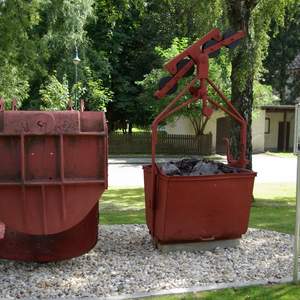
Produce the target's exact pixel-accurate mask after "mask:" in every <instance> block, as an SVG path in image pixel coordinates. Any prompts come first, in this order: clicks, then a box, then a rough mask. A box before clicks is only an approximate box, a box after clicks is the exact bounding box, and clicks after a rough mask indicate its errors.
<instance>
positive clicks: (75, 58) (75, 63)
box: [73, 46, 80, 109]
mask: <svg viewBox="0 0 300 300" xmlns="http://www.w3.org/2000/svg"><path fill="white" fill-rule="evenodd" d="M73 63H74V65H75V109H77V102H78V99H77V81H78V68H77V67H78V65H79V63H80V58H79V56H78V48H77V46H75V57H74V58H73Z"/></svg>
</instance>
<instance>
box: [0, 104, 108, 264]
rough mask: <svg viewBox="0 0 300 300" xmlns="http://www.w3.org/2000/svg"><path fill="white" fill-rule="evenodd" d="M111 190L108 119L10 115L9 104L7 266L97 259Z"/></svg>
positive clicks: (3, 138)
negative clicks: (92, 253) (92, 254)
mask: <svg viewBox="0 0 300 300" xmlns="http://www.w3.org/2000/svg"><path fill="white" fill-rule="evenodd" d="M13 108H15V106H13ZM106 188H107V127H106V120H105V115H104V113H103V112H88V111H83V109H82V110H81V111H80V112H79V111H72V110H70V111H55V112H54V111H51V112H46V111H43V112H42V111H16V110H15V109H13V110H11V111H5V110H4V103H3V101H2V102H1V104H0V258H5V259H15V260H28V261H40V262H47V261H56V260H63V259H67V258H71V257H75V256H79V255H81V254H83V253H85V252H87V251H89V250H90V249H91V248H92V247H93V246H94V245H95V243H96V242H97V235H98V201H99V199H100V197H101V195H102V193H103V191H104V190H105V189H106Z"/></svg>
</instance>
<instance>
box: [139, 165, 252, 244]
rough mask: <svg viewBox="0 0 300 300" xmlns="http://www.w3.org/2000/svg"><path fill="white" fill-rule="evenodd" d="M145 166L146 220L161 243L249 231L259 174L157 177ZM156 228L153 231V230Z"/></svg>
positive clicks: (231, 236)
mask: <svg viewBox="0 0 300 300" xmlns="http://www.w3.org/2000/svg"><path fill="white" fill-rule="evenodd" d="M151 175H152V174H151V165H149V166H145V167H144V181H145V200H146V220H147V225H148V228H149V230H150V232H151V234H152V236H153V238H154V239H155V240H156V241H158V242H159V243H179V242H194V241H207V240H221V239H234V238H239V237H241V235H242V234H244V233H245V232H246V231H247V228H248V221H249V213H250V207H251V201H252V191H253V184H254V177H255V176H256V173H254V172H251V171H249V170H243V172H242V173H237V174H222V175H220V174H218V175H208V176H166V175H164V174H162V173H161V172H160V171H159V170H158V173H157V176H156V189H155V191H154V192H155V202H154V203H153V205H150V204H151V199H152V185H151ZM153 228H154V230H153Z"/></svg>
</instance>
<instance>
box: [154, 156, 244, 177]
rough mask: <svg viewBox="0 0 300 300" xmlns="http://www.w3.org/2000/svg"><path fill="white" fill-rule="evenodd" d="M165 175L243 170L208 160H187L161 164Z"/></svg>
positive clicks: (197, 174)
mask: <svg viewBox="0 0 300 300" xmlns="http://www.w3.org/2000/svg"><path fill="white" fill-rule="evenodd" d="M159 167H160V170H161V171H162V173H163V174H165V175H168V176H200V175H215V174H227V173H240V172H241V169H239V168H234V167H229V166H227V165H225V164H223V163H220V162H215V161H211V160H206V159H194V158H185V159H182V160H179V161H169V162H166V163H161V164H159Z"/></svg>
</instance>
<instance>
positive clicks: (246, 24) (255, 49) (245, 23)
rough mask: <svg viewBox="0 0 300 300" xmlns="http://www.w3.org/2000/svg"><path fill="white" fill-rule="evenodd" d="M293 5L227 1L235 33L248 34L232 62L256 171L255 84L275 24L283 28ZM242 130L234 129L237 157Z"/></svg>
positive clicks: (234, 90) (235, 95)
mask: <svg viewBox="0 0 300 300" xmlns="http://www.w3.org/2000/svg"><path fill="white" fill-rule="evenodd" d="M291 3H293V1H289V0H278V1H276V2H275V3H274V2H273V1H269V0H245V1H244V0H236V1H231V0H225V4H226V6H225V7H226V12H227V19H228V22H229V24H230V26H231V27H232V28H233V29H234V30H235V31H237V30H244V31H245V33H246V37H245V38H244V40H243V41H242V43H241V45H240V46H239V47H237V49H236V50H235V51H234V53H233V55H232V59H231V65H232V73H231V82H232V85H231V97H232V103H233V104H234V106H235V107H236V108H237V109H238V110H239V111H240V113H241V114H242V116H243V117H244V118H245V119H246V121H247V122H248V132H247V157H248V159H249V160H250V164H249V168H251V167H252V164H251V155H252V145H251V140H252V138H251V125H252V108H253V83H254V79H258V78H259V77H260V76H261V73H262V71H263V68H262V62H263V60H264V58H265V57H266V55H267V49H268V45H269V42H270V36H269V35H268V33H269V30H270V26H271V24H272V21H273V22H274V24H277V25H278V26H282V25H283V21H284V15H285V11H286V10H285V9H286V7H287V6H288V5H291ZM239 138H240V136H239V128H237V127H236V126H235V124H234V125H233V126H232V139H231V142H232V151H233V155H234V156H235V157H236V156H237V155H238V149H239Z"/></svg>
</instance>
